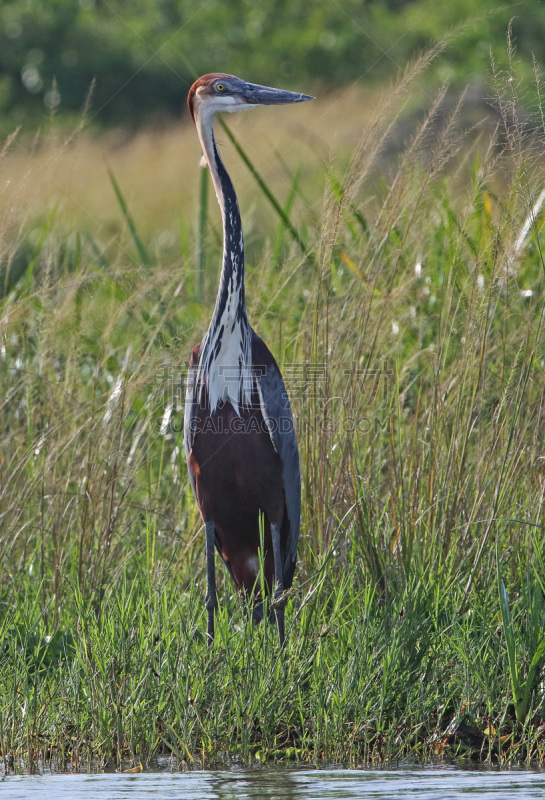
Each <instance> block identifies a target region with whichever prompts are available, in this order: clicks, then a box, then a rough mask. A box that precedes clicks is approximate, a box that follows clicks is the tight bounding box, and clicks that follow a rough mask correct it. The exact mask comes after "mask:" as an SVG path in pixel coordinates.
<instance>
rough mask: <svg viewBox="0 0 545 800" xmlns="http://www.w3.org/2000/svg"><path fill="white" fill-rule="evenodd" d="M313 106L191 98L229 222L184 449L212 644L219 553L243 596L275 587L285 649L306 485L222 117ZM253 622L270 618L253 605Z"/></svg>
mask: <svg viewBox="0 0 545 800" xmlns="http://www.w3.org/2000/svg"><path fill="white" fill-rule="evenodd" d="M311 99H312V98H311V97H309V96H308V95H305V94H297V93H294V92H286V91H282V90H280V89H272V88H269V87H266V86H257V85H256V84H252V83H246V82H245V81H242V80H240V78H236V77H235V76H233V75H224V74H223V73H213V74H209V75H204V76H203V77H201V78H199V79H198V80H197V81H195V83H194V84H193V86H192V87H191V89H190V90H189V95H188V98H187V104H188V107H189V112H190V114H191V117H192V118H193V121H194V123H195V125H196V127H197V133H198V135H199V139H200V142H201V146H202V149H203V153H204V158H205V159H206V162H207V164H208V167H209V169H210V175H211V177H212V182H213V184H214V188H215V190H216V196H217V199H218V203H219V206H220V209H221V215H222V220H223V265H222V270H221V277H220V282H219V288H218V294H217V297H216V306H215V309H214V314H213V316H212V321H211V322H210V325H209V327H208V331H207V332H206V335H205V337H204V339H203V340H202V342H201V343H200V344H199V345H197V346H196V347H195V349H194V350H193V354H192V356H191V360H190V362H189V373H188V380H187V393H186V405H185V419H184V441H185V451H186V457H187V464H188V469H189V477H190V479H191V483H192V485H193V491H194V493H195V497H196V499H197V504H198V506H199V510H200V513H201V516H202V519H203V521H204V526H205V531H206V609H207V632H208V637H209V643H211V642H212V641H213V638H214V612H215V609H216V608H217V605H218V601H217V593H216V574H215V566H214V547H215V548H216V549H217V550H218V552H219V554H220V556H221V558H222V559H223V562H224V564H225V566H226V567H227V570H228V571H229V573H230V574H231V577H232V578H233V579H234V581H235V584H236V586H237V588H238V589H239V590H241V591H243V592H244V591H245V592H247V593H248V594H249V595H251V594H252V593H253V592H254V590H255V587H256V586H257V584H258V580H259V574H260V558H259V548H260V542H261V534H260V514H261V515H262V517H263V543H264V552H263V554H262V559H263V572H264V578H265V582H266V584H267V590H268V591H271V590H272V587H274V590H273V592H274V594H273V598H274V609H275V615H276V623H277V626H278V637H279V640H280V645H281V646H282V645H283V643H284V606H285V599H284V592H285V591H286V589H289V587H290V586H291V583H292V580H293V573H294V571H295V560H296V550H297V539H298V536H299V517H300V513H301V478H300V473H299V453H298V450H297V441H296V438H295V431H294V428H293V419H292V414H291V408H290V404H289V400H288V396H287V394H286V389H285V386H284V381H283V380H282V376H281V374H280V370H279V369H278V366H277V364H276V361H275V360H274V358H273V356H272V354H271V353H270V351H269V349H268V348H267V346H266V345H265V344H264V342H262V340H261V339H260V338H259V336H257V335H256V334H255V333H254V331H253V330H252V328H251V327H250V323H249V322H248V317H247V314H246V303H245V298H244V245H243V240H242V224H241V221H240V212H239V208H238V202H237V196H236V194H235V190H234V187H233V184H232V182H231V179H230V178H229V175H228V173H227V170H226V169H225V166H224V164H223V161H222V160H221V158H220V154H219V152H218V148H217V145H216V140H215V138H214V120H215V116H216V114H217V113H218V112H222V111H241V110H243V109H248V108H254V107H256V106H261V105H283V104H285V103H301V102H303V101H304V100H311ZM253 616H254V621H258V620H259V619H261V617H262V616H263V608H262V604H261V603H259V602H258V599H257V598H256V600H255V605H254V612H253Z"/></svg>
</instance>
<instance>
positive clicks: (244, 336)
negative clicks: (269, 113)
mask: <svg viewBox="0 0 545 800" xmlns="http://www.w3.org/2000/svg"><path fill="white" fill-rule="evenodd" d="M214 117H215V114H214V113H213V112H209V113H207V112H206V110H204V109H203V110H202V111H201V113H199V114H198V115H197V117H196V120H195V121H196V126H197V131H198V134H199V139H200V141H201V145H202V149H203V152H204V156H205V159H206V161H207V163H208V166H209V169H210V175H211V177H212V182H213V184H214V189H215V190H216V197H217V198H218V203H219V206H220V209H221V215H222V220H223V263H222V269H221V277H220V282H219V287H218V294H217V297H216V306H215V308H214V314H213V316H212V320H211V322H210V325H209V327H208V331H207V333H206V336H205V337H204V339H203V341H202V344H201V350H200V357H199V374H200V377H201V378H203V377H204V375H205V374H206V375H207V376H208V378H207V385H206V391H207V394H208V401H209V405H210V410H211V411H212V412H213V411H215V409H216V408H217V406H218V405H219V404H220V402H222V401H225V400H229V401H230V402H231V404H232V406H233V408H234V409H235V411H236V412H237V414H238V413H240V408H239V407H240V406H241V405H243V406H249V405H250V403H251V396H252V388H253V378H252V370H251V328H250V325H249V323H248V317H247V314H246V303H245V296H244V242H243V237H242V222H241V219H240V211H239V207H238V201H237V196H236V194H235V189H234V187H233V183H232V181H231V179H230V177H229V175H228V173H227V170H226V169H225V166H224V164H223V161H222V160H221V157H220V154H219V152H218V148H217V145H216V141H215V138H214Z"/></svg>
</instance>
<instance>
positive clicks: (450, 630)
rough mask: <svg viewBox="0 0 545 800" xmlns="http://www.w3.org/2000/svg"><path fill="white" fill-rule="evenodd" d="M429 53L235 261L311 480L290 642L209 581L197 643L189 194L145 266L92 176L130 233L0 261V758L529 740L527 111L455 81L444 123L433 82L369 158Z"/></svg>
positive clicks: (399, 753)
mask: <svg viewBox="0 0 545 800" xmlns="http://www.w3.org/2000/svg"><path fill="white" fill-rule="evenodd" d="M425 62H426V57H424V58H423V59H422V60H421V61H420V62H417V63H416V64H414V65H413V66H412V67H411V68H409V69H408V70H407V72H406V74H405V75H403V76H402V78H401V79H400V81H399V82H398V84H397V85H395V86H393V87H391V88H390V89H389V90H388V91H387V92H385V95H384V102H383V106H382V107H380V108H378V109H377V111H376V116H375V119H374V122H373V123H372V124H370V125H369V127H368V128H367V129H366V130H365V131H363V134H362V138H361V141H360V143H359V144H358V145H357V147H356V148H355V150H354V152H353V153H352V155H351V157H349V158H346V157H343V156H340V157H339V158H338V159H337V160H336V159H333V160H332V161H331V163H328V164H327V165H324V168H323V177H322V179H323V185H324V195H323V201H322V208H321V210H320V211H317V206H316V205H314V206H313V205H312V204H310V206H309V207H307V206H306V205H305V203H304V202H303V200H304V194H303V191H302V190H301V189H300V183H299V176H298V175H297V176H295V177H294V176H292V175H289V176H287V190H286V191H287V194H288V198H287V200H286V199H285V198H284V199H281V200H278V198H276V199H275V203H276V204H277V207H275V208H276V210H275V211H274V212H271V213H275V214H276V213H278V218H276V216H275V217H274V220H275V223H277V228H276V232H275V233H274V242H273V244H271V245H268V244H267V243H264V246H263V251H264V253H265V254H264V255H263V256H262V258H261V260H260V261H259V263H252V262H251V261H250V262H249V264H248V288H247V295H248V298H249V315H250V319H251V321H252V323H253V325H254V327H255V328H256V330H257V331H258V332H259V334H260V335H262V336H263V337H264V339H265V340H266V341H267V342H268V343H269V345H270V346H271V348H272V350H273V351H274V353H275V355H276V357H277V359H278V360H279V362H280V363H281V364H282V365H283V370H284V375H285V378H286V383H287V385H288V390H289V392H290V395H291V398H292V405H293V407H294V413H295V417H296V424H297V429H298V437H299V443H300V454H301V463H302V473H303V514H302V532H301V544H300V550H299V559H300V562H299V569H298V573H297V577H296V581H295V587H294V589H293V590H292V591H291V602H290V604H289V607H288V612H287V627H288V642H287V647H286V649H285V651H283V652H279V650H278V647H277V643H276V636H275V630H274V626H259V627H253V626H252V625H251V624H250V623H249V621H248V611H247V609H245V608H244V603H243V602H242V601H241V600H240V599H237V598H236V597H235V596H234V592H233V587H232V585H231V583H230V582H229V581H228V580H226V579H225V576H223V577H222V578H221V579H220V595H221V604H220V611H219V615H218V623H217V636H216V641H215V644H214V647H213V648H212V649H211V650H209V648H208V647H207V645H206V642H205V641H204V631H205V618H204V617H205V615H204V594H205V575H204V558H203V535H202V530H201V522H200V519H199V517H198V513H197V509H196V506H195V503H194V500H193V497H192V493H191V489H190V486H189V483H188V480H187V477H186V470H185V463H184V456H183V442H182V434H181V418H182V416H183V387H181V382H182V379H183V369H184V364H185V363H186V361H187V357H188V355H189V353H190V351H191V348H192V347H193V346H194V344H195V343H196V342H197V341H199V339H200V337H201V336H202V334H203V332H204V330H205V329H206V325H207V320H208V316H209V313H210V309H211V307H212V302H213V293H214V290H215V289H214V284H215V275H216V271H215V267H213V266H212V265H213V263H214V261H219V258H220V250H221V243H220V242H218V241H217V239H216V238H215V237H214V236H212V235H208V236H207V231H206V230H205V228H206V224H207V220H208V216H207V213H206V210H205V203H206V193H205V191H204V189H201V203H200V209H197V210H196V212H195V222H196V221H197V216H198V218H199V228H198V231H199V232H198V237H199V247H198V248H197V256H196V258H194V257H193V255H192V253H193V252H195V248H191V247H189V248H187V251H186V256H185V257H184V261H183V264H182V265H181V266H180V263H179V262H177V263H170V262H169V261H167V260H165V259H163V260H162V259H161V258H160V257H154V258H151V256H150V255H149V254H150V252H151V250H150V247H149V245H148V244H147V243H146V242H145V241H144V240H143V239H142V237H141V235H140V234H139V232H138V227H137V223H136V222H135V220H134V218H133V217H132V216H131V214H130V211H129V205H130V204H129V203H128V202H127V201H126V200H125V197H124V194H123V187H122V186H120V185H119V184H118V183H117V182H116V181H115V179H114V178H113V176H112V184H113V189H114V191H115V193H116V196H117V197H118V200H119V203H120V208H121V213H122V216H123V217H124V219H125V221H126V223H127V225H128V227H129V231H130V237H131V244H132V246H129V247H127V249H126V250H125V249H124V248H123V247H121V246H120V247H119V249H118V250H117V251H115V248H113V247H112V244H111V243H102V242H100V241H99V240H98V239H97V241H94V240H93V241H91V240H89V239H88V238H85V237H83V236H79V235H76V236H67V235H66V234H65V232H63V230H62V226H60V225H59V224H58V223H57V221H56V219H55V218H53V217H50V218H49V219H48V221H47V223H46V224H45V226H44V228H43V236H42V235H40V237H39V238H38V239H37V240H36V241H35V242H34V243H33V245H32V249H31V250H28V252H30V256H29V257H28V259H27V261H26V265H27V266H26V269H22V271H21V272H19V273H18V274H17V275H14V276H13V278H14V279H13V281H11V280H7V279H6V280H5V281H3V298H2V305H1V309H0V381H1V385H2V407H1V408H2V410H1V430H0V526H1V528H0V563H1V573H0V575H1V577H0V750H1V755H2V759H3V763H4V768H5V769H6V770H7V769H11V768H18V767H19V768H20V767H21V766H25V767H28V768H32V767H33V766H34V767H35V766H40V765H41V766H43V765H46V764H49V763H52V764H54V765H55V766H57V767H60V768H67V769H69V768H78V769H81V768H97V767H100V766H101V765H102V766H106V765H109V766H116V767H124V768H131V767H138V768H139V765H140V764H142V765H143V766H147V765H150V764H153V763H154V759H156V758H157V757H158V756H159V755H168V756H169V757H171V758H172V759H173V763H175V764H176V765H177V766H178V767H180V768H181V767H183V766H184V765H185V766H188V767H193V766H202V765H211V764H216V763H232V762H234V761H236V762H242V763H251V762H255V761H256V760H257V761H259V762H260V763H265V762H267V761H270V760H274V759H295V760H301V761H308V762H312V763H324V762H343V763H346V764H349V765H353V766H356V765H358V764H362V763H383V762H384V761H385V760H395V759H399V758H406V757H409V756H410V757H413V756H416V757H419V758H431V757H437V756H440V757H444V756H450V755H453V754H454V755H466V756H471V757H475V758H478V759H482V760H490V761H492V760H494V761H499V762H500V763H504V764H508V763H514V762H522V761H526V762H529V763H543V761H544V758H545V752H544V739H543V730H542V723H541V719H542V717H543V714H544V713H545V708H544V703H543V693H542V684H541V680H542V670H543V649H544V645H543V642H544V638H543V636H544V632H543V625H544V621H545V599H544V588H545V587H544V574H545V573H544V571H543V565H544V559H545V547H544V544H543V528H544V526H545V518H544V513H543V500H544V491H545V471H544V470H545V459H544V455H545V454H544V450H543V442H544V440H545V437H544V434H545V381H544V377H543V353H544V346H545V335H544V330H543V327H544V326H543V322H544V321H543V313H544V311H543V309H544V303H543V300H544V297H543V292H544V262H543V258H542V245H541V232H540V230H541V226H542V223H543V215H542V212H541V207H540V206H539V203H537V202H536V201H537V200H538V198H539V197H540V195H541V191H542V188H543V165H542V154H541V149H540V146H539V137H540V136H542V135H543V130H542V129H540V128H539V127H538V128H537V129H536V130H535V131H533V132H532V131H530V129H529V127H528V123H527V121H526V120H525V121H524V124H523V122H522V121H521V120H520V119H519V118H518V116H517V115H518V102H517V101H516V98H515V96H514V95H513V94H511V91H512V87H513V85H514V81H513V80H512V77H513V76H512V75H510V74H505V75H504V74H495V75H494V81H495V85H496V103H497V105H498V107H499V109H500V116H501V119H502V120H503V123H502V125H501V126H500V127H499V128H498V129H497V130H495V131H492V132H490V131H488V132H487V129H486V128H480V129H477V130H469V131H466V130H465V129H464V125H463V122H462V119H463V103H462V102H461V103H460V104H458V105H457V106H455V107H454V108H453V109H452V110H451V111H450V112H449V113H448V114H445V112H444V108H445V106H444V93H440V94H439V95H438V97H437V98H436V99H435V100H432V101H431V103H430V110H429V113H428V114H427V116H426V117H425V118H424V119H423V120H422V121H421V122H420V125H419V127H418V129H417V130H415V132H414V134H413V135H412V137H411V138H410V139H409V140H408V141H407V142H406V144H405V146H404V149H403V151H402V152H401V153H400V154H399V156H398V157H396V158H395V159H385V158H384V156H383V155H382V154H383V152H384V150H385V147H386V145H387V143H388V141H389V139H390V137H391V135H392V131H394V130H396V129H397V126H398V121H399V119H400V116H401V114H402V111H403V107H404V104H405V102H406V100H407V96H408V95H409V96H410V91H411V86H412V85H413V82H414V81H415V80H416V78H417V77H418V75H419V74H420V71H421V69H422V68H423V67H424V66H425ZM530 90H531V89H529V90H528V91H530ZM527 102H528V101H527ZM273 122H274V121H272V122H271V124H273ZM237 147H239V148H240V149H241V154H243V153H244V149H243V148H242V146H241V145H237ZM246 163H247V164H248V165H250V164H251V161H250V160H249V159H246ZM254 169H255V167H254ZM303 171H304V167H303ZM256 174H257V173H256ZM195 180H196V181H198V176H197V175H196V176H195ZM259 180H260V181H261V183H259V185H258V186H257V188H256V191H260V188H259V187H260V186H261V189H266V188H267V184H266V182H264V179H263V178H262V177H261V175H260V177H259ZM269 199H270V198H269ZM280 212H281V213H280ZM192 225H193V222H186V223H185V229H186V230H188V229H190V228H191V226H192ZM193 226H194V225H193ZM21 230H22V233H20V234H19V237H18V238H16V239H9V237H5V241H4V245H3V247H4V253H3V255H2V264H6V265H7V264H10V263H14V260H15V257H16V254H17V253H20V252H22V251H24V247H25V246H27V245H26V244H25V230H24V225H23V226H22V227H21ZM205 239H207V241H206V245H207V247H208V252H207V259H206V262H205V260H204V258H203V252H204V244H205ZM303 242H304V243H306V245H305V246H306V247H307V248H309V249H307V250H305V252H304V254H303V255H302V254H301V248H300V245H301V244H302V243H303ZM203 270H204V272H205V273H206V274H204V275H201V272H202V271H203ZM5 274H6V275H7V271H6V273H5ZM203 277H204V280H202V278H203Z"/></svg>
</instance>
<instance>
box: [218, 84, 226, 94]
mask: <svg viewBox="0 0 545 800" xmlns="http://www.w3.org/2000/svg"><path fill="white" fill-rule="evenodd" d="M224 91H225V86H224V85H223V83H216V92H224Z"/></svg>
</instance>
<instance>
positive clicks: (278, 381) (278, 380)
mask: <svg viewBox="0 0 545 800" xmlns="http://www.w3.org/2000/svg"><path fill="white" fill-rule="evenodd" d="M252 334H253V335H252V357H253V362H254V369H255V373H256V379H257V382H258V384H259V388H260V395H261V396H260V402H261V411H262V413H263V417H264V418H265V421H266V423H267V426H268V428H269V434H270V437H271V440H272V443H273V445H274V447H275V449H276V451H277V453H278V455H279V456H280V458H281V460H282V483H283V486H284V499H285V515H284V516H285V519H286V517H287V523H288V526H287V527H288V530H287V532H286V533H287V536H286V539H285V553H284V564H283V573H284V576H285V579H284V582H285V584H286V586H287V587H289V586H290V585H291V580H292V577H293V572H294V569H295V561H296V559H297V540H298V539H299V525H300V519H301V473H300V468H299V450H298V448H297V439H296V436H295V427H294V424H293V415H292V413H291V406H290V401H289V399H288V393H287V391H286V387H285V386H284V381H283V379H282V375H281V374H280V370H279V368H278V365H277V363H276V361H275V360H274V357H273V355H272V353H271V352H270V350H269V348H268V347H267V345H266V344H265V343H264V342H263V341H262V340H261V339H260V338H259V336H257V335H256V334H255V333H254V332H253V331H252Z"/></svg>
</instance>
